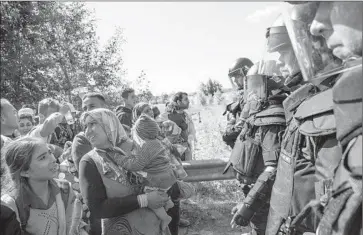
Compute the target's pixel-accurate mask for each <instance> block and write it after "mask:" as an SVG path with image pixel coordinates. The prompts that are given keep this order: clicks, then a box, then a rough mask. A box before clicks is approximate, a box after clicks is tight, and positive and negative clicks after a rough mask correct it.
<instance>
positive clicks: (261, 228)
mask: <svg viewBox="0 0 363 235" xmlns="http://www.w3.org/2000/svg"><path fill="white" fill-rule="evenodd" d="M250 190H251V186H249V185H244V186H243V187H242V191H243V194H244V196H245V197H246V196H247V194H248V193H249V191H250ZM269 209H270V203H265V205H263V207H262V208H261V209H259V210H258V211H257V212H256V213H255V215H254V216H253V217H252V219H251V221H250V226H251V228H252V234H253V235H265V231H266V226H267V217H268V211H269Z"/></svg>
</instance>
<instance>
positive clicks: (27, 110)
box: [18, 108, 34, 119]
mask: <svg viewBox="0 0 363 235" xmlns="http://www.w3.org/2000/svg"><path fill="white" fill-rule="evenodd" d="M18 116H19V117H21V116H30V117H32V118H33V119H34V111H33V110H32V109H31V108H23V109H20V110H19V111H18Z"/></svg>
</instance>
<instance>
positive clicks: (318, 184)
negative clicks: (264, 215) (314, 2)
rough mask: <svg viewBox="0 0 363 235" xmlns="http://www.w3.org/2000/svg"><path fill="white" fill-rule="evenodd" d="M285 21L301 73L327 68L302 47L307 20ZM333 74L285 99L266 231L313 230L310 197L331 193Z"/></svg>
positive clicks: (335, 153) (335, 157) (336, 154)
mask: <svg viewBox="0 0 363 235" xmlns="http://www.w3.org/2000/svg"><path fill="white" fill-rule="evenodd" d="M305 6H306V7H309V5H305ZM297 10H299V9H297ZM300 10H301V11H300V13H302V14H300V13H299V11H295V12H294V14H292V15H294V16H295V17H299V16H304V17H305V18H304V17H302V18H304V20H306V19H307V18H308V17H311V16H310V15H308V14H309V11H307V10H306V8H305V9H304V8H301V9H300ZM299 14H300V15H299ZM304 14H305V15H304ZM285 20H287V19H286V18H285ZM289 23H290V24H289V27H287V31H288V33H289V34H290V35H294V36H296V37H297V38H295V40H294V41H293V40H292V42H294V43H295V44H294V43H292V48H293V49H294V54H295V56H296V58H297V60H303V61H300V62H301V63H300V64H303V65H304V67H300V69H301V74H302V75H303V76H305V78H306V76H312V75H314V73H313V72H314V70H313V69H315V68H325V65H324V64H323V62H324V61H323V60H322V59H321V57H320V56H322V55H321V53H316V54H313V53H311V54H304V53H308V52H311V51H312V50H309V49H310V48H305V46H306V45H308V44H309V42H310V41H311V35H310V36H309V35H308V34H309V28H308V25H307V23H304V22H303V21H299V20H298V19H297V18H296V19H295V20H294V21H291V22H289ZM295 26H296V28H294V27H295ZM292 30H293V31H294V33H293V34H292V32H291V31H292ZM298 43H300V44H298ZM322 46H325V45H322ZM305 49H306V50H305ZM326 51H328V50H326ZM324 53H326V52H324ZM318 63H319V64H318ZM315 65H319V66H315ZM309 79H311V77H308V78H306V79H305V80H309ZM336 80H337V76H336V75H329V76H324V77H321V79H319V80H317V81H316V82H314V84H313V83H311V82H309V83H306V84H301V85H299V86H297V87H298V88H297V89H296V90H295V89H293V90H294V92H292V93H291V94H290V95H289V97H288V98H287V99H286V100H285V101H284V103H283V106H284V109H285V117H286V124H287V127H286V130H285V133H284V136H283V139H282V143H281V153H280V157H279V160H278V166H277V174H276V179H275V182H274V185H273V188H272V194H271V200H270V210H269V216H268V222H267V228H266V234H267V235H276V234H296V235H298V234H301V235H302V234H303V233H305V232H312V233H314V232H315V231H316V228H317V226H318V223H319V216H318V215H320V213H319V212H320V211H318V210H313V209H314V205H315V204H314V203H316V202H318V204H319V203H320V201H319V200H320V199H322V198H324V197H325V196H327V195H329V194H330V192H331V190H332V185H333V179H334V172H335V171H336V169H337V168H338V166H339V163H340V159H341V155H342V153H341V147H340V146H339V145H338V141H337V139H336V131H337V129H336V120H335V117H334V112H333V107H334V104H333V92H332V87H333V85H334V84H335V82H336ZM323 196H324V197H323ZM318 204H317V205H318ZM315 208H318V207H315Z"/></svg>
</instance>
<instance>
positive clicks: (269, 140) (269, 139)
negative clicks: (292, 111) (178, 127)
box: [225, 36, 286, 235]
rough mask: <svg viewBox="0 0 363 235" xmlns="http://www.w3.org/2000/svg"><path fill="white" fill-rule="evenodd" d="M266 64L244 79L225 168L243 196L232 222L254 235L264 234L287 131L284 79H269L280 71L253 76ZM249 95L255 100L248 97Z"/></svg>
mask: <svg viewBox="0 0 363 235" xmlns="http://www.w3.org/2000/svg"><path fill="white" fill-rule="evenodd" d="M268 39H269V36H268ZM270 62H271V61H270ZM265 63H267V61H260V62H258V63H256V64H255V65H254V66H253V67H251V69H250V72H249V74H248V75H247V76H246V77H245V78H244V87H245V95H244V100H245V101H247V102H245V104H244V108H243V110H242V112H241V119H243V120H244V123H243V128H242V131H241V133H240V134H239V136H238V138H237V140H236V142H235V145H234V148H233V150H232V153H231V157H230V161H229V163H228V165H227V167H226V169H228V168H229V167H230V166H233V169H234V170H235V171H236V172H237V174H236V176H237V179H238V180H239V182H240V183H241V185H242V191H243V193H244V196H245V199H244V201H243V203H242V204H241V206H240V207H239V208H238V210H237V212H236V213H235V215H234V217H233V219H232V220H233V221H234V222H235V223H236V224H237V225H241V226H247V225H248V224H250V225H251V227H252V229H253V233H254V234H258V235H259V234H265V229H266V223H267V216H268V210H269V199H270V194H271V188H272V184H273V182H274V179H275V174H276V166H277V160H278V156H279V153H280V139H281V135H282V133H283V131H284V129H285V127H286V120H285V113H284V109H283V106H282V102H283V100H284V99H285V98H286V93H285V91H284V89H282V88H283V87H284V79H283V78H282V77H280V78H278V79H276V77H274V76H271V74H272V72H277V73H279V71H270V70H268V71H262V70H261V71H258V72H257V69H256V72H257V73H258V74H254V73H255V72H254V70H255V68H258V67H264V66H263V65H266V64H265ZM262 64H263V65H262ZM270 64H271V63H270ZM265 68H267V67H265ZM269 68H270V69H271V68H272V67H269ZM274 69H276V68H274ZM251 94H253V96H254V98H251V96H249V95H251ZM225 171H226V170H225Z"/></svg>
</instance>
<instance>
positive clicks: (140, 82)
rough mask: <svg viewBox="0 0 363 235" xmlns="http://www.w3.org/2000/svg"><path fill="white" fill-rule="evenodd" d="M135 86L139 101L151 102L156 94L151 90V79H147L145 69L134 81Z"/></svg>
mask: <svg viewBox="0 0 363 235" xmlns="http://www.w3.org/2000/svg"><path fill="white" fill-rule="evenodd" d="M134 87H135V91H136V95H137V97H138V101H139V102H147V103H148V102H150V101H151V100H152V99H153V98H154V96H153V94H152V93H151V90H150V81H149V80H148V79H147V76H146V73H145V72H144V70H142V71H141V73H140V75H139V76H138V77H137V79H136V80H135V81H134Z"/></svg>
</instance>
